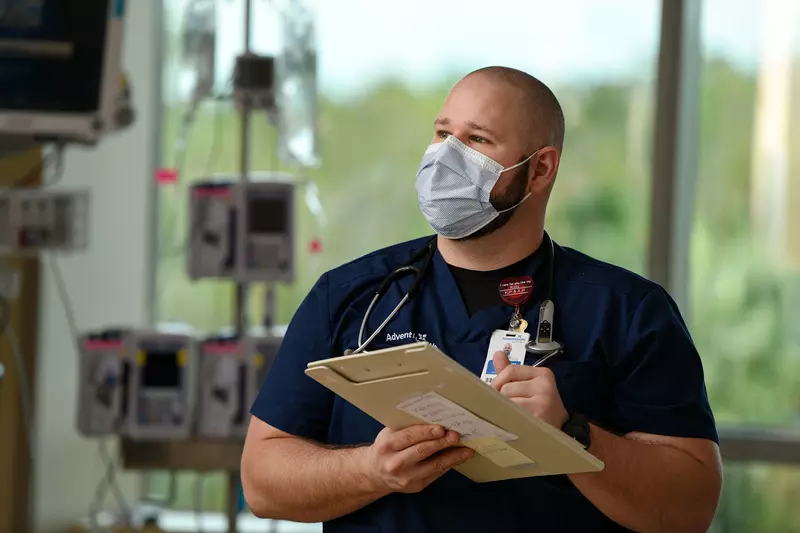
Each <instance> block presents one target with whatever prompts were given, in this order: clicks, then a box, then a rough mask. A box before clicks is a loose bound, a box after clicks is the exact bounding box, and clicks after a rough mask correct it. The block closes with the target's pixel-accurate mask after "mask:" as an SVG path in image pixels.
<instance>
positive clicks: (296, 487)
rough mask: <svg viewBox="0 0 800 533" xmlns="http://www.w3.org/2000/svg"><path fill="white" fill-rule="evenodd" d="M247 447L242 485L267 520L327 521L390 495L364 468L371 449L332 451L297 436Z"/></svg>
mask: <svg viewBox="0 0 800 533" xmlns="http://www.w3.org/2000/svg"><path fill="white" fill-rule="evenodd" d="M252 446H257V447H258V449H257V450H250V451H248V450H247V449H246V450H245V454H244V455H243V460H242V484H243V486H244V490H245V496H246V499H247V502H248V504H249V506H250V507H251V510H252V511H253V513H254V514H256V515H257V516H259V517H261V518H274V519H280V520H291V521H295V522H323V521H327V520H332V519H334V518H338V517H340V516H343V515H346V514H349V513H352V512H353V511H356V510H358V509H360V508H362V507H364V506H366V505H368V504H369V503H371V502H373V501H375V500H377V499H379V498H381V497H383V496H385V495H386V494H388V492H384V491H382V490H380V489H377V488H376V487H375V485H374V484H373V483H372V482H371V481H370V480H369V479H368V477H367V476H366V474H364V473H363V472H361V468H360V466H359V464H360V463H359V460H358V459H359V454H362V453H364V450H365V448H343V449H332V448H327V447H323V446H320V445H317V444H313V443H311V442H308V441H304V440H301V439H296V438H275V439H269V440H266V441H261V442H257V443H253V444H252Z"/></svg>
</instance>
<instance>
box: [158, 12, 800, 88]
mask: <svg viewBox="0 0 800 533" xmlns="http://www.w3.org/2000/svg"><path fill="white" fill-rule="evenodd" d="M272 1H273V0H252V2H253V5H254V16H253V21H254V31H253V44H254V49H255V50H256V51H259V52H263V53H271V52H272V53H274V52H275V51H277V49H278V47H279V41H278V37H277V36H278V31H277V25H276V23H275V22H274V17H273V16H272V15H271V13H272V12H271V9H272V8H271V5H272ZM275 1H279V0H275ZM186 2H187V0H165V3H166V4H167V6H168V9H169V10H170V11H171V14H172V18H173V22H172V23H173V24H174V23H175V22H179V18H180V17H179V15H180V14H181V13H182V8H183V6H184V5H185V4H186ZM305 2H306V4H307V5H308V6H309V7H310V8H311V9H312V10H313V13H314V16H315V20H316V31H317V44H318V50H319V63H318V64H319V69H318V75H319V84H320V87H321V90H322V91H323V92H324V93H326V95H328V96H330V97H334V98H335V97H343V98H346V97H348V96H355V95H358V94H359V93H361V92H363V91H365V90H366V89H367V88H369V87H370V86H371V85H373V84H374V83H375V82H376V81H378V80H381V79H385V78H387V77H391V78H395V79H400V80H403V81H404V82H406V83H408V84H409V85H412V86H424V85H428V84H432V83H437V82H440V81H441V80H442V79H443V77H451V76H453V75H454V74H462V73H465V72H467V71H468V70H470V69H473V68H477V67H480V66H485V65H489V64H501V65H507V66H513V67H517V68H520V69H522V70H526V71H528V72H530V73H532V74H534V75H536V76H537V77H539V78H541V79H542V80H543V81H545V82H546V83H548V84H555V85H557V84H560V83H566V82H576V81H577V82H581V81H594V80H609V79H611V80H621V79H644V80H648V79H652V78H653V77H654V75H655V68H656V60H657V46H658V32H659V24H660V8H661V2H660V0H546V1H545V0H402V1H395V2H390V1H387V0H305ZM217 5H218V11H217V26H218V46H217V73H218V78H219V79H224V78H226V77H227V76H229V74H228V73H229V72H230V69H231V68H232V64H233V63H232V61H233V57H235V55H236V53H238V52H239V51H240V50H241V47H242V41H243V37H242V36H243V23H242V20H243V11H244V0H217ZM766 5H772V6H774V7H777V8H778V9H783V10H784V13H792V9H793V15H792V16H790V17H788V18H789V19H791V20H789V22H788V23H789V24H790V25H791V28H792V30H791V31H792V33H793V34H794V38H793V39H794V42H793V45H792V46H793V48H794V50H797V51H798V52H799V53H800V38H798V35H797V34H798V33H800V0H704V2H703V7H702V15H701V25H702V45H703V52H704V53H705V54H706V55H715V56H724V57H725V58H727V59H728V60H730V61H732V62H733V63H735V64H737V65H738V66H740V67H741V68H744V69H754V68H755V67H756V65H757V64H758V60H759V51H760V48H761V41H762V37H763V36H764V35H765V32H764V28H763V22H764V21H765V20H767V19H765V18H764V16H763V13H764V9H765V7H764V6H766ZM176 15H178V16H176ZM784 18H786V17H784ZM792 21H793V22H792Z"/></svg>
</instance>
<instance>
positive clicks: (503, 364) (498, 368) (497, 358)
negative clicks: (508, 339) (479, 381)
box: [492, 351, 511, 374]
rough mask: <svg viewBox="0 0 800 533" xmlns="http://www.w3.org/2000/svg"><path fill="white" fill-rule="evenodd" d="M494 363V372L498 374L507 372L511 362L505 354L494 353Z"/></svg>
mask: <svg viewBox="0 0 800 533" xmlns="http://www.w3.org/2000/svg"><path fill="white" fill-rule="evenodd" d="M492 362H493V363H494V371H495V372H496V373H498V374H499V373H500V372H502V371H503V370H505V369H506V368H507V367H508V366H509V365H510V364H511V361H509V360H508V356H507V355H506V354H505V352H499V351H498V352H494V355H493V356H492Z"/></svg>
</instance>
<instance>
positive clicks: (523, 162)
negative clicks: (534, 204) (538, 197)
mask: <svg viewBox="0 0 800 533" xmlns="http://www.w3.org/2000/svg"><path fill="white" fill-rule="evenodd" d="M540 150H541V148H539V150H536V151H535V152H533V153H532V154H531V155H529V156H528V157H526V158H525V159H524V160H522V161H520V162H519V163H517V164H516V165H512V166H510V167H508V168H504V169H503V170H501V171H500V174H502V173H503V172H506V171H507V170H514V169H515V168H517V167H519V166H521V165H524V164H525V163H527V162H528V161H530V160H531V158H532V157H533V156H535V155H536V154H538V153H539V151H540ZM530 197H531V193H528V194H526V195H525V197H524V198H522V200H520V201H519V202H517V203H516V204H514V205H512V206H511V207H508V208H506V209H503V210H501V211H498V212H497V214H498V215H500V214H503V213H507V212H508V211H511V210H512V209H516V208H518V207H519V206H521V205H522V202H524V201H525V200H527V199H528V198H530Z"/></svg>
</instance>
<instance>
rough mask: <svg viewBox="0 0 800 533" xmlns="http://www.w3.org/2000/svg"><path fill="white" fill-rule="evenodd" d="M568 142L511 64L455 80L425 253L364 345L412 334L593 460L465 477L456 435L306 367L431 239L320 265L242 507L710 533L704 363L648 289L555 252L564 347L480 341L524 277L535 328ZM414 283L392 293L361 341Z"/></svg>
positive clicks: (440, 130) (337, 347)
mask: <svg viewBox="0 0 800 533" xmlns="http://www.w3.org/2000/svg"><path fill="white" fill-rule="evenodd" d="M563 137H564V119H563V114H562V111H561V108H560V106H559V104H558V101H557V100H556V98H555V97H554V96H553V94H552V93H551V92H550V90H549V89H548V88H547V87H546V86H545V85H544V84H542V83H541V82H539V81H538V80H536V79H535V78H533V77H531V76H529V75H527V74H525V73H522V72H520V71H516V70H513V69H508V68H500V67H490V68H486V69H481V70H479V71H476V72H474V73H472V74H470V75H468V76H467V77H465V78H464V79H462V80H461V81H460V82H459V83H458V84H457V85H456V86H455V87H454V89H453V90H452V92H451V93H450V95H449V96H448V98H447V100H446V101H445V103H444V106H443V107H442V109H441V112H440V113H439V116H438V117H437V118H436V121H435V134H434V137H433V144H432V145H431V147H429V148H428V150H427V151H426V153H425V155H424V156H423V160H422V165H421V167H420V171H419V173H418V175H417V180H416V186H417V193H418V197H419V201H420V208H421V210H422V212H423V214H424V216H425V217H426V219H427V220H428V222H429V223H430V225H431V226H432V228H433V229H434V230H435V231H436V232H437V234H438V236H437V240H436V244H437V250H436V252H435V254H434V256H433V259H432V261H431V264H430V267H429V268H428V269H427V271H426V274H425V276H424V278H423V282H422V286H421V288H420V290H419V291H417V292H416V293H415V294H414V296H413V298H411V299H410V300H409V301H408V302H407V303H406V305H405V306H404V307H403V308H401V310H400V311H399V312H398V314H397V315H396V316H395V317H394V318H393V319H392V320H391V321H390V322H389V324H388V325H387V327H386V328H385V330H384V332H382V333H381V334H380V335H379V336H378V337H377V338H376V339H375V340H374V341H373V342H372V343H371V344H370V346H369V347H370V349H376V348H381V347H386V346H389V345H393V344H402V343H404V342H414V341H415V340H417V339H423V338H424V340H427V341H428V342H431V343H433V344H436V345H437V346H438V347H439V348H440V349H441V350H442V351H443V352H444V353H446V354H448V355H449V356H450V357H452V358H454V359H455V360H456V361H458V362H459V363H460V364H461V365H463V366H465V367H466V368H468V369H470V370H471V371H472V372H474V373H475V374H476V375H480V374H481V373H482V372H484V371H485V369H486V368H488V366H489V365H488V360H491V361H492V362H493V364H494V369H495V371H496V373H497V374H496V377H495V378H494V381H493V382H492V385H491V386H493V387H495V388H496V389H497V390H499V391H500V392H501V393H503V394H505V395H507V396H508V397H510V398H511V399H512V400H513V401H515V402H517V403H518V404H520V405H521V406H523V407H524V408H526V409H528V410H530V411H531V412H532V413H533V414H534V415H535V416H537V417H539V418H540V419H542V420H544V421H546V422H547V423H549V424H551V425H553V426H554V427H556V428H559V429H563V430H564V431H565V432H567V433H568V434H570V435H571V436H574V437H575V438H576V439H579V440H580V441H581V442H583V443H584V445H586V446H588V451H589V452H590V453H592V454H593V455H595V456H596V457H598V458H599V459H601V460H602V461H603V462H604V463H605V468H604V469H603V470H602V471H601V472H596V473H584V474H576V475H570V476H545V477H535V478H524V479H516V480H509V481H500V482H495V483H486V484H479V483H474V482H472V481H470V480H469V479H467V478H466V477H464V476H462V475H461V474H459V473H458V472H455V471H453V470H452V468H453V467H454V466H457V465H459V464H461V463H463V462H465V461H468V460H470V458H471V457H472V452H471V450H469V449H466V448H464V447H458V446H455V445H456V444H457V443H458V441H459V437H458V435H457V434H454V433H453V432H446V431H444V430H443V429H442V428H437V427H431V426H427V425H419V426H414V427H411V428H407V429H405V430H402V431H391V430H389V429H387V428H383V427H381V425H380V424H379V423H378V422H376V421H375V420H373V419H372V418H370V417H369V416H367V415H366V414H364V413H362V412H361V411H359V410H358V409H357V408H355V407H353V406H352V405H350V404H348V403H347V402H345V401H343V400H342V399H341V398H339V397H337V396H336V395H334V394H333V393H331V392H330V391H328V390H327V389H325V388H324V387H322V386H320V385H318V384H317V383H316V382H314V381H313V380H312V379H310V378H308V377H306V376H305V375H304V374H303V370H304V369H305V367H306V365H307V363H308V362H309V361H313V360H318V359H323V358H329V357H335V356H338V355H341V354H343V353H344V352H345V350H347V349H354V348H356V347H357V346H358V342H359V341H358V337H359V329H360V325H361V321H362V318H363V317H364V313H365V312H366V310H367V307H368V305H369V303H370V301H371V299H372V296H373V294H374V292H375V289H376V287H377V285H378V284H379V283H380V282H381V281H382V280H383V279H384V278H385V277H386V276H387V275H388V274H389V273H391V272H392V271H393V270H395V269H396V268H397V267H398V266H399V265H401V264H403V263H404V262H406V261H407V260H408V259H409V257H410V256H412V255H413V254H414V253H416V252H418V251H419V250H420V249H421V248H424V246H425V244H426V243H427V242H428V239H427V238H426V239H419V240H415V241H412V242H410V243H404V244H399V245H396V246H392V247H390V248H387V249H384V250H381V251H378V252H375V253H372V254H370V255H367V256H365V257H362V258H360V259H358V260H356V261H354V262H352V263H350V264H347V265H344V266H342V267H340V268H337V269H335V270H333V271H331V272H328V273H327V274H325V275H323V276H322V278H321V279H320V280H319V282H318V283H317V284H316V286H315V287H314V288H313V289H312V291H311V293H310V294H309V295H308V297H307V298H306V299H305V301H304V302H303V303H302V305H301V306H300V308H299V309H298V310H297V314H296V315H295V317H294V319H293V321H292V323H291V325H290V327H289V330H288V331H287V333H286V336H285V339H284V342H283V345H282V347H281V351H280V353H279V355H278V357H277V359H276V362H275V364H274V367H273V369H272V371H271V373H270V375H269V378H268V379H267V381H266V383H265V384H264V387H263V389H262V391H261V394H260V396H259V398H258V400H257V401H256V402H255V405H254V406H253V408H252V413H253V415H254V416H253V418H252V422H251V426H250V430H249V433H248V436H247V442H246V444H245V449H244V454H243V457H242V481H243V484H244V489H245V496H246V498H247V502H248V503H249V505H250V507H251V509H252V510H253V512H254V513H255V514H256V515H258V516H262V517H273V518H277V519H285V520H293V521H304V522H320V521H321V522H325V526H324V529H325V531H329V532H336V531H347V532H367V531H375V532H377V531H380V532H381V533H394V532H398V533H399V532H414V533H422V532H435V533H446V532H466V531H503V532H517V531H519V532H523V531H526V532H527V531H536V532H539V533H545V532H562V531H564V532H572V531H587V532H588V531H591V532H619V531H628V530H633V531H638V532H642V533H661V532H664V533H667V532H669V533H677V532H680V533H695V532H702V531H706V530H707V529H708V527H709V524H710V523H711V520H712V518H713V516H714V512H715V509H716V505H717V501H718V498H719V492H720V485H721V466H720V457H719V451H718V447H717V444H716V440H717V435H716V429H715V425H714V419H713V415H712V413H711V410H710V408H709V405H708V400H707V397H706V391H705V384H704V378H703V370H702V366H701V362H700V358H699V356H698V354H697V352H696V350H695V348H694V346H693V344H692V341H691V338H690V336H689V333H688V332H687V330H686V326H685V324H684V322H683V320H682V318H681V317H680V314H679V312H678V310H677V308H676V306H675V304H674V302H673V301H672V300H671V299H670V297H669V296H668V295H667V293H666V292H665V291H664V290H663V289H662V288H660V287H659V286H657V285H656V284H654V283H652V282H649V281H647V280H645V279H643V278H641V277H639V276H636V275H635V274H632V273H630V272H627V271H625V270H623V269H621V268H618V267H615V266H612V265H608V264H605V263H601V262H600V261H597V260H595V259H592V258H590V257H587V256H585V255H583V254H580V253H579V252H577V251H575V250H571V249H568V248H562V247H559V246H557V245H556V246H555V247H554V254H555V255H554V280H553V281H552V284H553V285H552V291H553V298H552V300H553V301H554V302H555V306H556V307H555V309H556V314H555V320H554V328H555V330H554V338H555V339H557V340H560V341H561V342H563V344H564V346H565V351H564V353H563V355H561V356H560V357H558V358H555V359H553V360H551V362H549V363H548V365H547V367H546V368H543V367H533V366H529V365H510V364H509V360H508V358H507V356H506V355H505V354H504V353H503V352H502V351H500V352H497V353H487V350H488V345H489V339H490V337H491V335H492V332H493V331H495V330H498V329H501V330H503V329H508V328H509V327H510V326H509V319H510V318H511V317H512V313H513V308H512V307H511V306H510V305H507V304H506V303H505V302H504V301H503V300H502V299H501V297H500V294H499V290H498V287H499V285H500V284H501V283H502V282H503V280H506V279H507V278H518V277H520V276H526V275H528V276H532V277H533V278H534V280H535V281H536V283H535V288H534V293H533V298H531V300H530V301H529V302H528V303H527V304H525V305H523V306H522V309H521V313H522V317H521V318H524V319H526V320H527V321H528V322H529V323H531V324H537V321H538V311H539V307H538V305H536V302H541V301H542V300H543V299H544V295H545V291H547V285H548V284H549V283H550V280H549V279H548V277H547V273H546V272H545V271H546V270H547V268H545V266H543V265H546V264H547V261H548V258H546V257H543V256H544V255H545V254H546V253H547V254H548V255H549V246H545V245H544V244H543V243H547V244H549V242H550V241H549V237H547V236H546V234H545V232H544V220H545V210H546V207H547V202H548V199H549V197H550V192H551V190H552V188H553V183H554V181H555V177H556V172H557V170H558V166H559V160H560V157H561V155H560V154H561V149H562V144H563ZM487 200H488V201H487ZM545 250H548V252H545ZM412 282H413V280H412V279H407V278H404V279H402V280H400V281H398V282H395V283H393V284H392V285H391V287H390V289H389V290H388V292H387V294H386V295H385V296H384V298H383V299H382V300H381V301H380V303H379V304H377V305H376V307H375V309H374V310H373V312H372V313H371V315H370V318H369V320H368V321H367V328H366V329H367V332H366V334H365V338H367V336H368V335H369V334H370V332H372V331H374V330H375V329H376V328H377V327H378V326H379V325H380V323H381V322H382V321H383V320H384V319H385V317H386V316H388V315H389V313H391V311H392V310H393V309H394V307H395V306H396V305H397V302H399V301H400V300H401V299H402V297H403V296H404V294H405V292H406V290H407V289H408V287H409V285H410V284H411V283H412ZM531 329H534V328H531ZM403 333H407V335H397V334H403ZM534 336H535V333H534ZM398 337H401V338H402V339H403V340H402V341H393V340H392V339H396V338H398ZM575 426H577V427H578V429H580V428H583V429H584V430H585V433H581V432H580V431H577V432H575V431H574V430H575Z"/></svg>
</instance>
